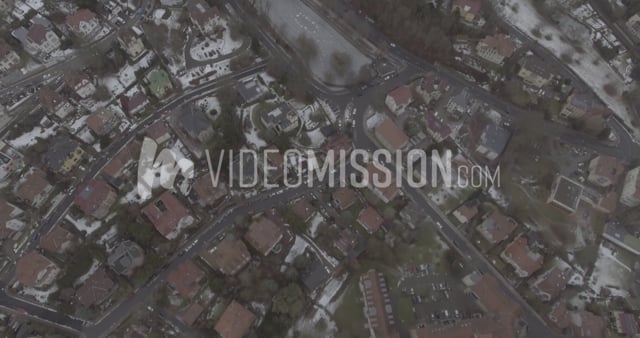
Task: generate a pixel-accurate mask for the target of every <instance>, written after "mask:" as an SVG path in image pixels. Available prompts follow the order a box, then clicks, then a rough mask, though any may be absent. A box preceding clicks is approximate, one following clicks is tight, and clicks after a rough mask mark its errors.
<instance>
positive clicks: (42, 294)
mask: <svg viewBox="0 0 640 338" xmlns="http://www.w3.org/2000/svg"><path fill="white" fill-rule="evenodd" d="M56 291H58V286H57V285H55V284H54V285H52V286H51V287H50V288H49V289H47V290H44V291H43V290H36V289H32V288H24V289H22V290H21V291H20V292H19V294H20V295H23V296H30V297H33V298H35V300H37V301H38V303H41V304H46V303H47V301H48V300H49V296H50V295H51V294H52V293H54V292H56Z"/></svg>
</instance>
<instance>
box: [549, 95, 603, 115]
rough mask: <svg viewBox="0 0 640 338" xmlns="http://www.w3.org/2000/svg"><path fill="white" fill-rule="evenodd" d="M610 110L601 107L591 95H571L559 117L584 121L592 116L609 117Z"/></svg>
mask: <svg viewBox="0 0 640 338" xmlns="http://www.w3.org/2000/svg"><path fill="white" fill-rule="evenodd" d="M610 115H611V110H610V109H608V108H607V107H605V106H603V105H602V104H601V103H600V102H599V101H598V100H597V99H596V98H595V97H594V96H593V95H591V94H588V93H573V94H571V95H570V96H569V98H568V99H567V102H566V103H565V105H564V106H563V107H562V110H561V111H560V117H562V118H564V119H567V120H569V119H572V120H586V119H587V118H589V117H592V116H602V117H603V118H606V117H609V116H610Z"/></svg>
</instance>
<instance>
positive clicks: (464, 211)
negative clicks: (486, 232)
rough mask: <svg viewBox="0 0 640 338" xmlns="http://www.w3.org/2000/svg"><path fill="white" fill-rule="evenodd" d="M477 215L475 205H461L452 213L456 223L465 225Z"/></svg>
mask: <svg viewBox="0 0 640 338" xmlns="http://www.w3.org/2000/svg"><path fill="white" fill-rule="evenodd" d="M477 215H478V206H477V205H469V204H463V205H461V206H460V207H458V209H456V210H454V211H453V217H455V218H456V219H457V220H458V222H460V223H462V224H465V223H468V222H469V221H471V220H472V219H473V218H475V217H476V216H477Z"/></svg>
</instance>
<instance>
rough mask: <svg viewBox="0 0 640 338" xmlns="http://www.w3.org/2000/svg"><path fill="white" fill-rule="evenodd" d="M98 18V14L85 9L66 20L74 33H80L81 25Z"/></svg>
mask: <svg viewBox="0 0 640 338" xmlns="http://www.w3.org/2000/svg"><path fill="white" fill-rule="evenodd" d="M95 18H96V13H94V12H92V11H90V10H88V9H86V8H83V9H79V10H77V11H76V12H75V13H72V14H69V15H67V18H66V19H65V23H66V24H67V26H68V27H69V29H71V30H72V31H74V32H76V33H79V32H80V24H81V23H82V22H89V21H91V20H93V19H95Z"/></svg>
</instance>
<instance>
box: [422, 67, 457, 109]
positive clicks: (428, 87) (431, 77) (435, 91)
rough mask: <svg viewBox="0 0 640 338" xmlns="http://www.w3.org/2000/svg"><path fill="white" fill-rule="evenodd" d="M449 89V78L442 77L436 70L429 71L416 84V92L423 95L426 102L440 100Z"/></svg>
mask: <svg viewBox="0 0 640 338" xmlns="http://www.w3.org/2000/svg"><path fill="white" fill-rule="evenodd" d="M448 90H449V84H448V83H447V80H445V79H443V78H441V77H440V76H438V75H437V74H436V73H435V72H428V73H427V74H426V75H425V76H424V77H422V78H421V79H420V83H419V84H418V86H416V92H417V93H418V94H419V95H420V96H421V97H422V100H424V103H425V104H429V103H431V102H432V101H437V100H439V99H440V97H441V96H442V94H443V93H444V92H446V91H448Z"/></svg>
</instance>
